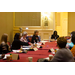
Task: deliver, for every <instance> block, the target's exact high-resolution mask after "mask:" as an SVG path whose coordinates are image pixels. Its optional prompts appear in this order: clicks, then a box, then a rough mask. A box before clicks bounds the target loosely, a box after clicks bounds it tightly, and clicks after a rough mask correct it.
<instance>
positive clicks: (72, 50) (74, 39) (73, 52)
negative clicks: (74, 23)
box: [71, 34, 75, 57]
mask: <svg viewBox="0 0 75 75" xmlns="http://www.w3.org/2000/svg"><path fill="white" fill-rule="evenodd" d="M71 41H72V42H73V44H74V46H73V48H72V49H71V52H72V54H73V56H74V57H75V34H73V35H72V38H71Z"/></svg>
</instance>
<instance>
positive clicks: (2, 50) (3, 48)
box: [0, 34, 10, 54]
mask: <svg viewBox="0 0 75 75" xmlns="http://www.w3.org/2000/svg"><path fill="white" fill-rule="evenodd" d="M7 41H8V35H7V34H3V35H2V37H1V44H0V54H6V53H8V52H10V49H9V46H8V44H7Z"/></svg>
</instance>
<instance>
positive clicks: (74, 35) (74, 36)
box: [71, 34, 75, 45]
mask: <svg viewBox="0 0 75 75" xmlns="http://www.w3.org/2000/svg"><path fill="white" fill-rule="evenodd" d="M71 41H72V43H73V44H74V45H75V34H73V35H72V37H71Z"/></svg>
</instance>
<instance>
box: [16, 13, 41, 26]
mask: <svg viewBox="0 0 75 75" xmlns="http://www.w3.org/2000/svg"><path fill="white" fill-rule="evenodd" d="M15 26H41V12H15Z"/></svg>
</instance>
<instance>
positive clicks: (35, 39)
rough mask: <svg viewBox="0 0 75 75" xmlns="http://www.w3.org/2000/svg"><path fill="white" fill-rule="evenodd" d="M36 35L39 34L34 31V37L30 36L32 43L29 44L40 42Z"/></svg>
mask: <svg viewBox="0 0 75 75" xmlns="http://www.w3.org/2000/svg"><path fill="white" fill-rule="evenodd" d="M38 33H39V32H38V31H37V30H36V31H34V35H33V36H32V41H31V43H34V42H36V43H38V42H40V39H39V36H38Z"/></svg>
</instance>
